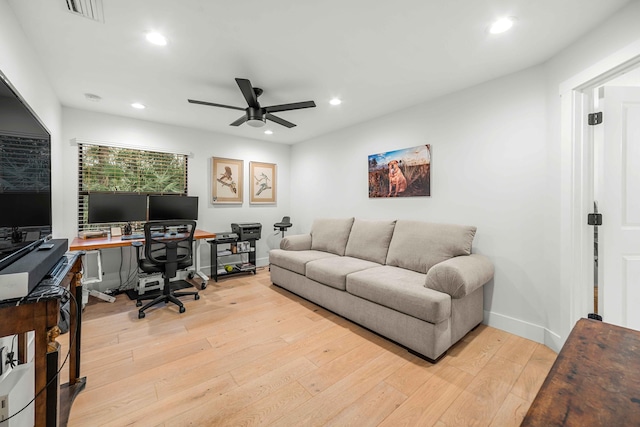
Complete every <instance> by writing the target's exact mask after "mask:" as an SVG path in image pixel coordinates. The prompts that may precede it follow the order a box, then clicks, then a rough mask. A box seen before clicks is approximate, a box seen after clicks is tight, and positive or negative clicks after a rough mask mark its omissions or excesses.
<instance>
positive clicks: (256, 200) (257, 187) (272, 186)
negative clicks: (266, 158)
mask: <svg viewBox="0 0 640 427" xmlns="http://www.w3.org/2000/svg"><path fill="white" fill-rule="evenodd" d="M249 171H250V172H249V175H250V177H249V179H250V180H251V184H250V185H249V188H250V189H251V197H250V198H249V203H251V204H267V203H276V165H275V164H273V163H259V162H250V163H249Z"/></svg>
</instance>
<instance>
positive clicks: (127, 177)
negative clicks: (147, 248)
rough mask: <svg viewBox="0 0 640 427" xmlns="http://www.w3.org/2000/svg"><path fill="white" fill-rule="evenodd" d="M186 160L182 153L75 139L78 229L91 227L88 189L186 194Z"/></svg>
mask: <svg viewBox="0 0 640 427" xmlns="http://www.w3.org/2000/svg"><path fill="white" fill-rule="evenodd" d="M187 160H188V156H187V155H186V154H175V153H162V152H156V151H146V150H138V149H132V148H122V147H110V146H106V145H94V144H83V143H78V231H83V230H87V229H90V228H92V227H91V225H90V224H88V223H87V213H88V195H89V193H128V194H182V195H185V196H186V195H187V194H188V191H187V190H188V188H187V163H188V162H187ZM116 225H117V224H116Z"/></svg>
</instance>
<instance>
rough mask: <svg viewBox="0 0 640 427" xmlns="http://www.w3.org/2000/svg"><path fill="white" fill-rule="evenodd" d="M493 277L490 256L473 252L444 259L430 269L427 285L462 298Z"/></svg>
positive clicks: (452, 296)
mask: <svg viewBox="0 0 640 427" xmlns="http://www.w3.org/2000/svg"><path fill="white" fill-rule="evenodd" d="M492 278H493V264H492V263H491V261H489V258H487V257H485V256H483V255H478V254H471V255H465V256H458V257H454V258H450V259H448V260H446V261H442V262H440V263H438V264H436V265H434V266H433V267H431V269H429V271H428V272H427V278H426V280H425V285H424V286H425V287H427V288H429V289H434V290H436V291H440V292H444V293H446V294H449V295H451V298H462V297H464V296H466V295H469V294H470V293H472V292H473V291H475V290H476V289H478V288H479V287H481V286H482V285H484V284H485V283H487V282H488V281H489V280H491V279H492Z"/></svg>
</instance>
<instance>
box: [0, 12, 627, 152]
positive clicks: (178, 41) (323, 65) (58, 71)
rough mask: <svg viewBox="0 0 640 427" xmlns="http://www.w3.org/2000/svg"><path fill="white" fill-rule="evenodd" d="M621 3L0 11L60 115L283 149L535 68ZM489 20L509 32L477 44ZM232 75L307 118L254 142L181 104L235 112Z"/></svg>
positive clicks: (251, 132)
mask: <svg viewBox="0 0 640 427" xmlns="http://www.w3.org/2000/svg"><path fill="white" fill-rule="evenodd" d="M628 2H629V0H606V1H602V0H535V1H527V0H395V1H378V2H374V1H371V0H324V1H313V2H312V1H310V0H307V1H305V0H271V1H264V0H261V1H259V0H236V1H232V0H180V1H178V0H105V1H104V7H103V12H104V23H99V22H96V21H92V20H90V19H87V18H83V17H79V16H76V15H74V14H72V13H70V12H68V11H67V10H66V6H65V0H9V4H10V5H11V7H12V8H13V10H14V12H15V14H16V16H17V17H18V20H19V22H20V24H21V25H22V28H23V29H24V31H25V33H26V34H27V37H28V38H29V39H30V41H31V42H32V44H33V46H34V47H35V49H36V51H37V53H38V55H39V56H40V58H41V61H42V66H43V68H44V70H45V72H46V74H47V75H48V76H49V78H50V80H51V83H52V85H53V87H54V89H55V91H56V93H57V95H58V97H59V98H60V101H61V103H62V104H63V105H64V106H68V107H73V108H79V109H83V110H90V111H98V112H103V113H109V114H116V115H121V116H127V117H135V118H139V119H144V120H151V121H156V122H161V123H169V124H174V125H180V126H187V127H192V128H200V129H205V130H211V131H216V132H222V133H226V134H230V135H235V136H242V137H248V138H255V139H260V140H266V141H274V142H281V143H289V144H292V143H296V142H299V141H304V140H307V139H309V138H312V137H314V136H318V135H322V134H326V133H329V132H332V131H335V130H337V129H341V128H344V127H347V126H351V125H354V124H356V123H360V122H363V121H366V120H370V119H373V118H375V117H378V116H382V115H384V114H387V113H390V112H393V111H397V110H400V109H403V108H406V107H410V106H413V105H416V104H419V103H421V102H424V101H427V100H429V99H433V98H435V97H438V96H441V95H444V94H447V93H451V92H454V91H457V90H460V89H463V88H465V87H469V86H473V85H475V84H478V83H480V82H484V81H487V80H490V79H493V78H496V77H499V76H502V75H506V74H510V73H512V72H514V71H518V70H521V69H524V68H527V67H530V66H532V65H535V64H539V63H542V62H544V61H546V60H548V59H549V58H551V57H552V56H553V55H555V54H556V53H558V52H559V51H561V50H562V49H564V48H565V47H567V46H568V45H569V44H571V43H572V42H574V41H576V40H577V39H579V38H580V36H581V35H583V34H584V33H586V32H588V31H589V30H591V29H593V28H594V27H596V26H597V25H598V24H599V23H600V22H602V21H604V20H605V19H606V18H607V17H609V16H610V15H611V14H613V13H614V12H615V11H617V10H618V9H620V8H621V7H622V6H624V5H625V4H627V3H628ZM502 16H515V17H516V18H517V23H516V25H515V26H514V28H513V29H512V30H511V31H510V32H508V33H505V34H502V35H491V34H489V33H488V32H487V27H488V25H489V24H490V22H491V21H492V20H494V19H496V18H498V17H502ZM150 30H155V31H159V32H162V33H164V34H165V35H166V37H167V38H168V40H169V43H168V45H167V46H165V47H158V46H153V45H150V44H149V43H148V42H147V41H146V40H145V38H144V35H145V33H146V32H148V31H150ZM235 77H242V78H247V79H249V80H251V82H252V83H253V85H254V86H259V87H261V88H262V89H264V94H263V95H262V96H261V97H260V102H261V104H262V106H267V105H274V104H283V103H289V102H298V101H307V100H314V101H315V102H316V104H317V107H316V108H312V109H306V110H297V111H289V112H281V113H277V115H278V116H280V117H282V118H283V119H285V120H288V121H292V122H294V123H296V124H297V125H298V126H297V127H295V128H292V129H287V128H284V127H282V126H280V125H277V124H268V128H269V129H272V130H273V131H274V134H273V135H265V134H264V133H263V131H264V129H265V128H261V129H260V128H258V129H256V128H252V127H250V126H247V125H246V124H244V125H242V126H240V127H232V126H229V123H231V122H232V121H234V120H236V119H237V118H238V117H240V116H241V115H242V112H241V111H235V110H230V109H224V108H215V107H206V106H201V105H194V104H189V103H187V98H194V99H199V100H204V101H210V102H215V103H220V104H228V105H234V106H238V107H245V106H246V104H245V101H244V98H243V97H242V95H241V92H240V90H239V89H238V86H237V85H236V82H235V80H234V78H235ZM85 93H92V94H97V95H99V96H101V97H102V101H101V102H92V101H89V100H87V99H86V98H85V96H84V94H85ZM335 96H338V97H340V98H342V99H343V100H344V101H343V104H342V105H340V106H337V107H334V106H330V105H329V104H328V101H329V100H330V99H331V98H333V97H335ZM135 101H137V102H142V103H144V104H146V105H147V109H145V110H134V109H133V108H131V107H130V104H131V103H132V102H135Z"/></svg>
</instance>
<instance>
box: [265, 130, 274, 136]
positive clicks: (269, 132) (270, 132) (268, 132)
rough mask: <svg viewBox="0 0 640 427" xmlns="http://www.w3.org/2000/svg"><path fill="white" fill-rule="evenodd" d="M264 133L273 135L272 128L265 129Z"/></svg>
mask: <svg viewBox="0 0 640 427" xmlns="http://www.w3.org/2000/svg"><path fill="white" fill-rule="evenodd" d="M264 133H266V134H267V135H273V131H272V130H265V131H264Z"/></svg>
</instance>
